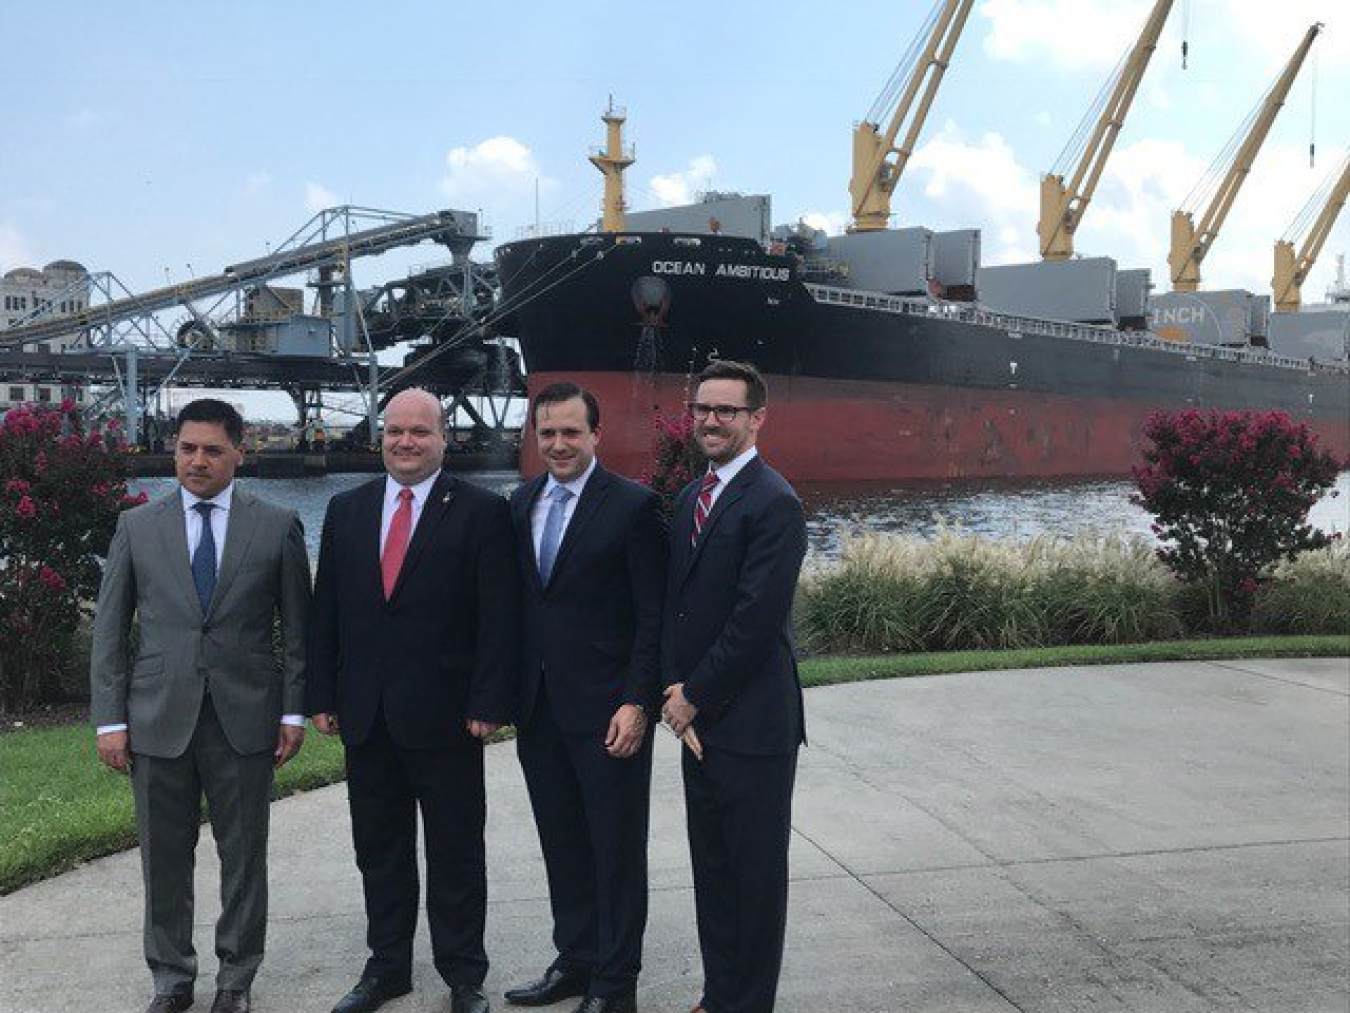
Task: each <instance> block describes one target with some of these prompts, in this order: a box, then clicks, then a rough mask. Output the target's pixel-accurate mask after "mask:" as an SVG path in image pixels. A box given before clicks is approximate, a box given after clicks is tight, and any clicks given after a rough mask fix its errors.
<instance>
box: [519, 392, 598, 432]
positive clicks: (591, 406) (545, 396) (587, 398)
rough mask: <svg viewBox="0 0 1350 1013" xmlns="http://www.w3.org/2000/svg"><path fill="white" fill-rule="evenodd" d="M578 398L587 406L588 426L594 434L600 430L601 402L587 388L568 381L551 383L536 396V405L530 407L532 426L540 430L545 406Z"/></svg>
mask: <svg viewBox="0 0 1350 1013" xmlns="http://www.w3.org/2000/svg"><path fill="white" fill-rule="evenodd" d="M578 397H579V398H581V400H582V401H583V402H584V403H585V405H586V425H588V426H590V427H591V431H592V432H594V431H595V430H597V429H599V428H600V402H599V401H597V400H596V399H595V395H594V394H592V393H591V392H590V391H588V390H587V389H586V388H585V387H579V386H577V385H576V384H575V383H571V382H570V381H567V380H560V381H558V382H557V383H551V384H549V385H548V386H547V387H545V388H544V389H543V390H541V391H540V392H539V393H538V394H536V395H535V396H534V404H532V405H531V406H530V425H532V426H535V427H536V428H538V425H539V409H540V408H542V407H543V406H544V405H549V404H562V403H563V402H564V401H571V400H572V399H573V398H578Z"/></svg>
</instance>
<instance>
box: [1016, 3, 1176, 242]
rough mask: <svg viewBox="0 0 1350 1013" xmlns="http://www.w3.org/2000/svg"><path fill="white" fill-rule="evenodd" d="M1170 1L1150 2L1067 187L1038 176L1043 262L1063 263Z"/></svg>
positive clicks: (1059, 177)
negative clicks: (1147, 11)
mask: <svg viewBox="0 0 1350 1013" xmlns="http://www.w3.org/2000/svg"><path fill="white" fill-rule="evenodd" d="M1172 3H1173V0H1158V2H1157V3H1156V4H1154V6H1153V12H1152V13H1151V14H1149V16H1148V20H1147V21H1145V22H1144V28H1143V31H1142V32H1140V34H1139V38H1138V40H1136V41H1135V44H1134V48H1133V49H1131V50H1130V53H1129V56H1128V57H1126V59H1125V62H1124V64H1123V65H1122V66H1121V69H1120V73H1119V75H1118V76H1117V77H1116V81H1115V86H1114V87H1113V88H1112V89H1111V97H1110V99H1109V100H1108V101H1107V103H1106V107H1105V109H1103V110H1102V114H1101V117H1100V118H1099V119H1098V120H1097V126H1096V128H1095V129H1094V130H1093V132H1092V137H1091V139H1090V140H1089V141H1088V143H1087V147H1086V148H1085V149H1084V151H1083V157H1082V158H1081V159H1080V160H1079V162H1078V167H1077V169H1076V170H1075V172H1074V174H1073V178H1072V179H1071V180H1070V181H1069V183H1068V185H1067V186H1066V185H1065V183H1064V177H1063V176H1062V175H1057V174H1055V173H1053V172H1051V173H1046V174H1045V176H1043V177H1041V220H1040V223H1039V224H1038V225H1037V226H1036V233H1037V234H1038V235H1039V236H1040V237H1041V256H1042V257H1043V258H1044V259H1046V260H1067V259H1068V258H1070V257H1072V256H1073V237H1074V233H1075V232H1076V231H1077V230H1078V225H1079V223H1080V222H1081V221H1082V220H1083V213H1084V212H1085V211H1087V206H1088V203H1089V202H1090V201H1091V200H1092V195H1093V194H1094V193H1095V192H1096V190H1097V183H1098V182H1099V181H1100V180H1101V176H1102V170H1103V169H1105V168H1106V162H1107V159H1109V158H1110V157H1111V149H1112V148H1114V147H1115V143H1116V138H1117V137H1118V136H1119V135H1120V129H1121V127H1123V126H1124V125H1125V117H1126V116H1128V115H1129V112H1130V106H1131V105H1132V104H1133V103H1134V96H1135V93H1136V92H1137V91H1138V90H1139V82H1140V81H1142V80H1143V78H1144V71H1145V70H1147V69H1148V63H1149V60H1150V59H1152V57H1153V51H1154V50H1155V49H1157V48H1158V37H1159V36H1160V35H1161V34H1162V30H1163V26H1164V25H1165V24H1166V23H1167V16H1168V15H1169V14H1170V13H1171V12H1172ZM1089 115H1091V113H1089Z"/></svg>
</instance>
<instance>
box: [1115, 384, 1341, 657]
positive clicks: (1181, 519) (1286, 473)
mask: <svg viewBox="0 0 1350 1013" xmlns="http://www.w3.org/2000/svg"><path fill="white" fill-rule="evenodd" d="M1144 436H1145V438H1146V440H1147V441H1148V442H1147V444H1146V447H1145V450H1144V464H1143V465H1141V466H1137V467H1135V468H1134V482H1135V486H1136V487H1137V489H1138V492H1137V493H1136V494H1135V495H1134V496H1133V497H1132V501H1133V502H1134V503H1135V504H1136V505H1138V506H1141V507H1143V508H1144V509H1145V510H1147V511H1149V512H1150V513H1151V514H1153V516H1154V523H1153V533H1154V534H1155V535H1157V536H1158V540H1159V541H1160V542H1162V546H1161V548H1159V549H1158V556H1159V557H1160V558H1161V559H1162V561H1163V562H1164V563H1166V564H1167V566H1168V567H1169V568H1171V570H1172V571H1173V572H1174V573H1175V574H1176V575H1177V576H1178V577H1180V578H1181V579H1182V580H1185V581H1188V582H1192V583H1194V584H1196V585H1197V586H1199V587H1201V588H1203V590H1204V592H1205V600H1206V603H1207V605H1208V609H1209V620H1210V622H1211V624H1212V625H1213V626H1214V628H1215V629H1217V630H1222V631H1233V630H1237V629H1240V628H1241V627H1242V626H1243V624H1245V623H1246V622H1247V621H1248V620H1249V618H1250V616H1251V609H1252V603H1253V600H1254V598H1255V595H1256V591H1257V588H1258V586H1259V585H1260V583H1261V581H1263V580H1265V579H1268V577H1269V574H1270V570H1271V568H1272V567H1273V566H1274V565H1275V564H1276V563H1278V562H1279V561H1280V560H1283V559H1293V558H1294V557H1295V556H1297V555H1298V554H1299V553H1301V552H1305V551H1307V550H1308V549H1316V548H1321V547H1322V546H1324V545H1326V544H1327V543H1328V542H1329V541H1331V539H1332V538H1333V537H1338V536H1328V535H1327V534H1325V533H1323V532H1321V531H1319V530H1317V529H1316V528H1314V527H1312V526H1311V525H1310V524H1308V511H1309V509H1311V507H1312V506H1313V504H1314V503H1316V502H1317V501H1318V500H1319V499H1320V498H1321V497H1322V496H1323V495H1324V494H1325V493H1326V492H1327V490H1328V489H1330V488H1331V486H1332V485H1333V484H1334V483H1335V481H1336V473H1337V471H1338V467H1339V465H1338V462H1337V461H1336V459H1335V457H1334V456H1333V455H1332V454H1330V453H1328V452H1326V451H1324V450H1322V449H1320V448H1319V447H1318V446H1317V437H1316V436H1315V435H1314V434H1313V433H1311V432H1310V431H1309V430H1308V427H1307V426H1305V425H1302V424H1299V423H1295V422H1293V421H1292V420H1291V419H1290V418H1289V416H1288V415H1287V414H1286V413H1285V412H1279V411H1271V412H1253V411H1226V412H1217V411H1209V412H1202V411H1198V410H1196V409H1189V410H1186V411H1180V412H1158V413H1156V414H1154V415H1152V416H1150V418H1149V420H1148V423H1147V425H1146V426H1145V428H1144ZM1332 495H1335V493H1333V494H1332Z"/></svg>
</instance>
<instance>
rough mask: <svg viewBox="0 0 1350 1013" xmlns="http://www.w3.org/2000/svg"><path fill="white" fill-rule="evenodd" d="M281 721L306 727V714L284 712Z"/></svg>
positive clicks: (285, 723)
mask: <svg viewBox="0 0 1350 1013" xmlns="http://www.w3.org/2000/svg"><path fill="white" fill-rule="evenodd" d="M281 723H282V724H283V725H298V726H299V727H301V728H304V727H305V716H304V715H303V714H283V715H281Z"/></svg>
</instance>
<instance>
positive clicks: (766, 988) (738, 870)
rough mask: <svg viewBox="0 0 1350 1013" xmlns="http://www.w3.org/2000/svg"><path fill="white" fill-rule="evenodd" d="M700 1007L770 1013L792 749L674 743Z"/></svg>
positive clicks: (713, 1011)
mask: <svg viewBox="0 0 1350 1013" xmlns="http://www.w3.org/2000/svg"><path fill="white" fill-rule="evenodd" d="M681 753H682V754H683V767H684V800H685V807H686V810H687V818H688V824H689V851H690V856H691V858H692V859H693V866H694V905H695V907H696V909H697V912H698V942H699V949H700V950H701V951H702V954H703V976H704V984H703V988H704V992H703V1005H704V1007H705V1008H706V1009H707V1010H708V1013H772V1011H773V1004H774V997H775V996H776V995H777V992H778V973H779V970H780V969H781V968H782V964H783V937H784V934H785V933H786V931H787V900H788V841H789V838H790V837H791V833H792V786H793V782H794V781H795V780H796V774H797V753H796V750H793V752H791V753H787V754H785V755H781V756H746V755H741V754H737V753H728V752H726V751H725V750H721V749H715V748H712V747H708V748H705V749H704V753H703V760H702V761H701V762H700V761H699V760H697V759H695V758H694V754H693V753H692V752H690V751H689V750H688V749H682V750H681Z"/></svg>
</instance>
